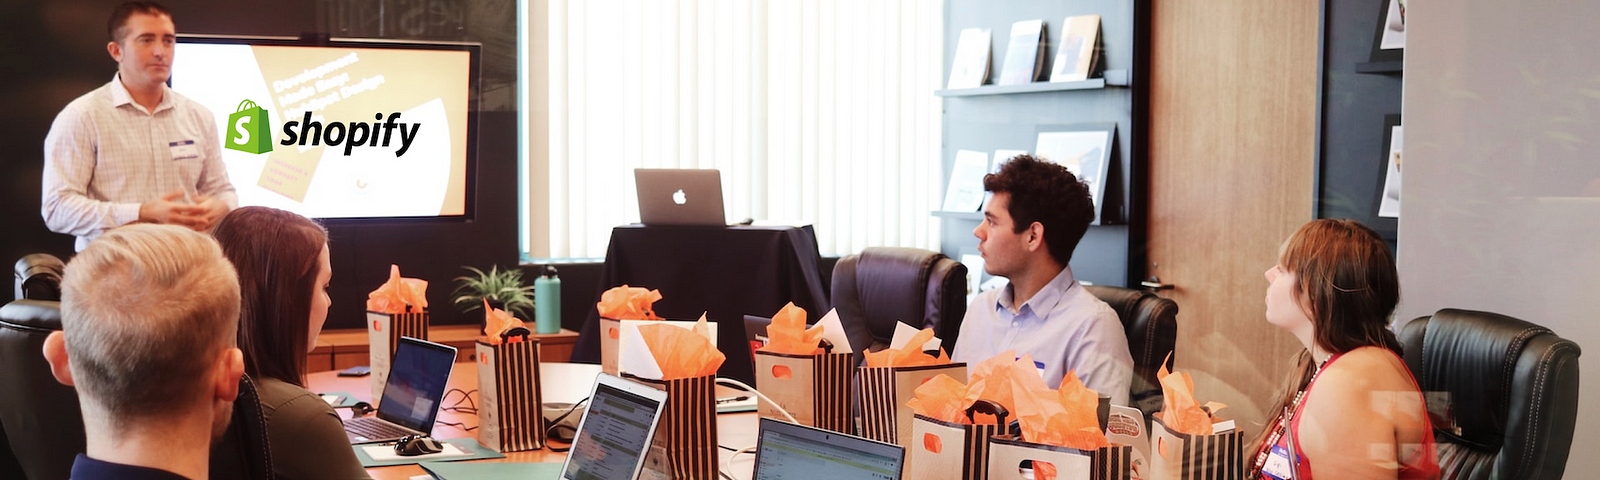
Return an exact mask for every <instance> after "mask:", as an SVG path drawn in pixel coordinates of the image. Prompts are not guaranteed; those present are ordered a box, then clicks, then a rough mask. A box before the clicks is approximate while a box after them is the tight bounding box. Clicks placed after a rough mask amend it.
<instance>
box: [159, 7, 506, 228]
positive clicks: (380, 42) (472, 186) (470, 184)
mask: <svg viewBox="0 0 1600 480" xmlns="http://www.w3.org/2000/svg"><path fill="white" fill-rule="evenodd" d="M177 41H178V43H196V44H199V43H205V44H227V45H251V46H255V45H262V46H274V47H280V46H282V47H315V48H380V49H409V50H450V51H465V52H467V56H468V76H467V152H466V153H467V158H466V162H467V165H466V167H467V171H466V179H465V180H466V185H463V186H462V188H463V192H462V194H463V195H464V196H465V198H463V199H462V211H461V214H460V215H428V216H393V217H315V218H316V220H317V221H318V222H320V223H322V224H324V225H381V224H384V223H415V222H451V223H456V222H471V221H474V220H476V218H477V217H476V213H477V204H478V201H477V200H478V188H477V185H478V127H479V123H478V112H479V110H480V107H479V105H478V102H479V98H480V95H481V89H482V85H481V82H482V61H483V44H481V43H477V42H440V41H430V42H424V41H416V40H391V39H384V38H340V37H335V38H328V37H320V38H319V37H318V36H316V35H310V34H308V35H305V36H301V37H284V36H250V35H215V34H195V33H180V34H178V39H177ZM173 60H174V61H180V62H181V61H183V60H182V59H181V58H174V59H173ZM167 86H168V87H169V88H170V87H171V86H172V78H170V77H169V78H167ZM230 181H231V179H230Z"/></svg>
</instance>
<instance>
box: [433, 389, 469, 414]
mask: <svg viewBox="0 0 1600 480" xmlns="http://www.w3.org/2000/svg"><path fill="white" fill-rule="evenodd" d="M452 393H460V394H461V399H460V400H456V403H454V404H451V405H450V406H448V407H444V408H441V409H439V410H443V411H446V412H454V413H461V414H466V415H477V414H478V404H477V402H473V401H472V394H474V393H478V390H477V389H473V390H471V391H467V390H462V389H459V388H452V389H450V390H449V391H447V392H444V397H441V398H440V399H439V403H440V404H443V403H446V402H448V401H449V400H450V394H452ZM463 403H465V404H467V406H465V407H463V406H461V404H463Z"/></svg>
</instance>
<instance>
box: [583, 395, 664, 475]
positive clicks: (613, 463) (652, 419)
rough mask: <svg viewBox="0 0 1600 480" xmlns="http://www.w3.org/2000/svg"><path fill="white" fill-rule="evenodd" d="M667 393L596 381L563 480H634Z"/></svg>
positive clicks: (642, 464)
mask: <svg viewBox="0 0 1600 480" xmlns="http://www.w3.org/2000/svg"><path fill="white" fill-rule="evenodd" d="M666 404H667V392H665V391H663V390H657V389H656V388H655V387H651V386H649V385H644V384H641V383H635V382H632V381H629V380H624V379H622V378H620V377H617V376H615V375H609V374H604V373H602V374H600V376H598V377H595V383H594V391H593V392H590V393H589V407H588V409H586V410H585V411H584V412H583V422H582V423H579V424H578V435H577V437H576V438H574V439H573V440H572V450H571V451H570V452H568V453H567V463H566V465H563V466H562V467H561V478H562V479H563V480H580V479H581V480H591V479H592V480H634V479H636V478H638V477H639V471H640V470H642V469H643V468H644V459H645V453H646V452H649V451H650V441H651V440H652V439H654V438H655V434H656V422H657V421H658V420H660V419H661V409H662V408H663V407H665V406H666Z"/></svg>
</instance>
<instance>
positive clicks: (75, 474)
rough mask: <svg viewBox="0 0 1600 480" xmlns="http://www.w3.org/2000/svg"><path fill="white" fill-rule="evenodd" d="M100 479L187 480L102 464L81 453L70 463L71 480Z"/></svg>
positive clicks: (117, 464) (116, 464) (161, 473)
mask: <svg viewBox="0 0 1600 480" xmlns="http://www.w3.org/2000/svg"><path fill="white" fill-rule="evenodd" d="M101 478H106V479H118V480H189V479H187V478H183V476H182V475H178V474H176V473H172V472H168V471H166V470H157V469H154V468H146V467H135V466H133V465H123V464H120V463H110V462H102V461H99V460H95V459H93V458H89V457H88V456H87V455H84V454H81V453H80V454H78V458H77V459H76V460H73V461H72V479H73V480H96V479H101Z"/></svg>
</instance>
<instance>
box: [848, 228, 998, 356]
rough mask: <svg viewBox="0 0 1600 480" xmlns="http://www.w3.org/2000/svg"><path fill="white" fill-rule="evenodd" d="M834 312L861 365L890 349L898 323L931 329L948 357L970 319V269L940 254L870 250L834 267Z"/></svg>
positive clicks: (887, 248) (908, 250)
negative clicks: (868, 356) (872, 353)
mask: <svg viewBox="0 0 1600 480" xmlns="http://www.w3.org/2000/svg"><path fill="white" fill-rule="evenodd" d="M833 307H834V309H836V310H838V311H839V321H840V322H841V323H843V324H844V328H845V332H846V333H847V334H848V336H849V338H850V346H851V347H852V348H853V349H854V350H855V351H856V355H855V360H856V362H857V363H859V362H860V361H861V359H862V358H863V355H862V353H863V352H866V351H869V350H872V351H876V350H881V349H883V348H885V347H888V346H889V341H890V340H892V339H893V338H894V328H895V323H896V322H905V323H907V324H909V325H911V326H913V327H917V328H932V329H933V330H934V332H935V334H936V335H938V337H939V338H940V339H941V340H942V341H943V343H942V345H944V348H945V350H946V351H949V350H950V348H951V347H954V346H955V344H956V336H957V335H959V334H960V333H961V318H962V317H963V316H966V314H967V267H966V265H962V264H961V263H960V262H957V261H955V260H951V259H950V257H946V256H944V255H943V254H941V253H939V252H930V251H927V250H921V249H916V248H899V247H871V248H867V249H865V250H862V251H861V253H860V254H857V255H850V256H847V257H844V258H841V259H839V263H838V264H835V265H834V267H833Z"/></svg>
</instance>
